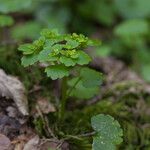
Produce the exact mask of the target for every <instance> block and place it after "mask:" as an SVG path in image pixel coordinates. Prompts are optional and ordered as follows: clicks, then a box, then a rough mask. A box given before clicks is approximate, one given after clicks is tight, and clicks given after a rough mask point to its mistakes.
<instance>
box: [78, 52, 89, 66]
mask: <svg viewBox="0 0 150 150" xmlns="http://www.w3.org/2000/svg"><path fill="white" fill-rule="evenodd" d="M78 53H79V57H78V59H77V64H79V65H86V64H88V63H89V62H90V61H91V57H90V56H89V55H88V54H87V53H85V52H84V51H78Z"/></svg>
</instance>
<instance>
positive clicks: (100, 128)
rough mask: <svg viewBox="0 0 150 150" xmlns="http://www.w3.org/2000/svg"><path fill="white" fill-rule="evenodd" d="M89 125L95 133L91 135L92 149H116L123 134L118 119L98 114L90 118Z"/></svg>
mask: <svg viewBox="0 0 150 150" xmlns="http://www.w3.org/2000/svg"><path fill="white" fill-rule="evenodd" d="M91 125H92V127H93V129H94V130H95V131H96V133H97V134H96V135H95V136H94V137H93V144H92V150H116V146H117V145H118V144H120V143H121V142H122V136H123V131H122V129H121V127H120V124H119V123H118V121H116V120H114V118H113V117H111V116H109V115H104V114H99V115H96V116H94V117H92V118H91Z"/></svg>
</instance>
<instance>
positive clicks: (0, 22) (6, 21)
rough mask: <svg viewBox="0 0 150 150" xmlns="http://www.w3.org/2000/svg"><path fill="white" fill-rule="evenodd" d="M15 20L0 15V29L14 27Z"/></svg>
mask: <svg viewBox="0 0 150 150" xmlns="http://www.w3.org/2000/svg"><path fill="white" fill-rule="evenodd" d="M13 23H14V20H13V18H12V17H11V16H7V15H0V27H5V26H11V25H13Z"/></svg>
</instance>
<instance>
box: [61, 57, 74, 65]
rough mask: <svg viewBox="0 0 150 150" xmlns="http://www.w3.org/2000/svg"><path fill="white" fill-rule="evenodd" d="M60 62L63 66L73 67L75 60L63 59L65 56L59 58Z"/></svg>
mask: <svg viewBox="0 0 150 150" xmlns="http://www.w3.org/2000/svg"><path fill="white" fill-rule="evenodd" d="M59 60H60V62H61V63H63V64H64V65H65V66H67V67H68V66H74V65H75V64H76V60H75V59H72V58H69V57H65V56H62V57H60V59H59Z"/></svg>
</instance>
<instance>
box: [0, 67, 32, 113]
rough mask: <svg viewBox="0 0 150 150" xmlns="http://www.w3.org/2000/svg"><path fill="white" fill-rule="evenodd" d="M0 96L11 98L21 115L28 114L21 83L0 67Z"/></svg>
mask: <svg viewBox="0 0 150 150" xmlns="http://www.w3.org/2000/svg"><path fill="white" fill-rule="evenodd" d="M0 96H2V97H6V98H10V99H13V100H14V102H15V104H16V106H17V107H18V110H19V111H20V112H21V113H22V114H23V115H28V114H29V113H28V101H27V97H26V95H25V88H24V86H23V84H22V83H21V82H20V81H19V80H18V79H17V78H15V77H12V76H9V75H7V74H6V73H5V72H4V71H3V70H2V69H0Z"/></svg>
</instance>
